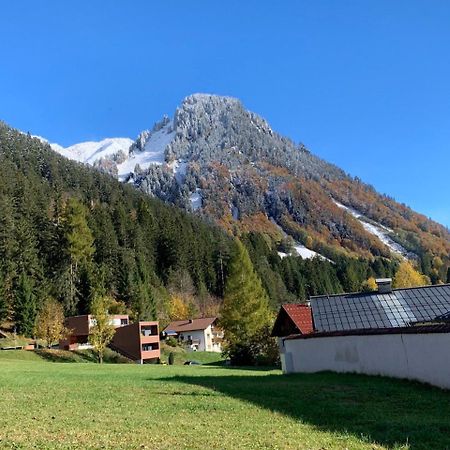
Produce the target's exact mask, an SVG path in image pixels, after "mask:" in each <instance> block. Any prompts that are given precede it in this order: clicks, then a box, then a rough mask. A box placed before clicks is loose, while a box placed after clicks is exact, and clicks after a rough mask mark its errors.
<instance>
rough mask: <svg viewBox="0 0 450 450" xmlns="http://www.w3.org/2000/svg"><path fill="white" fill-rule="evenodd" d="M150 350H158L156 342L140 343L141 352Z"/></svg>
mask: <svg viewBox="0 0 450 450" xmlns="http://www.w3.org/2000/svg"><path fill="white" fill-rule="evenodd" d="M152 350H158V344H142V351H143V352H151V351H152Z"/></svg>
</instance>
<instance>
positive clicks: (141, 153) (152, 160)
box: [117, 121, 175, 180]
mask: <svg viewBox="0 0 450 450" xmlns="http://www.w3.org/2000/svg"><path fill="white" fill-rule="evenodd" d="M172 128H173V123H172V122H171V121H170V122H168V123H167V124H166V125H164V126H163V127H162V128H161V129H160V130H158V131H155V132H152V133H150V134H149V137H148V139H147V140H146V141H145V144H144V148H143V150H138V149H133V151H132V152H130V154H129V157H128V158H127V159H126V160H125V161H124V162H123V163H121V164H118V166H117V170H118V177H119V180H124V179H126V177H128V176H129V175H130V174H131V173H133V172H134V171H135V167H136V165H139V168H140V169H141V170H146V169H148V168H149V167H150V166H151V165H152V164H155V165H158V166H160V165H162V164H164V163H165V162H166V160H165V150H166V147H167V146H168V145H169V144H170V143H171V142H172V140H173V138H174V137H175V131H173V129H172ZM130 145H131V144H130Z"/></svg>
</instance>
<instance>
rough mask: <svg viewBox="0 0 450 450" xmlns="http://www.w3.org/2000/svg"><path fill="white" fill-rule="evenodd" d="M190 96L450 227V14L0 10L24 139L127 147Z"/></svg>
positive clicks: (420, 0) (225, 6)
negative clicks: (247, 116) (235, 113)
mask: <svg viewBox="0 0 450 450" xmlns="http://www.w3.org/2000/svg"><path fill="white" fill-rule="evenodd" d="M194 92H207V93H214V94H224V95H231V96H235V97H239V98H240V99H241V100H242V101H243V103H244V105H245V106H246V107H247V108H249V109H251V110H252V111H254V112H257V113H258V114H260V115H262V116H263V117H265V118H266V119H267V120H268V121H269V123H270V124H271V125H272V127H273V128H274V129H275V130H277V131H278V132H280V133H282V134H285V135H287V136H289V137H291V138H292V139H294V140H295V141H301V142H303V143H305V144H306V145H307V146H308V147H309V148H310V149H311V151H313V152H314V153H316V154H318V155H319V156H321V157H323V158H325V159H327V160H329V161H331V162H334V163H336V164H337V165H339V166H340V167H342V168H343V169H344V170H346V171H347V172H349V173H350V174H352V175H355V176H359V177H361V178H362V179H363V180H364V181H366V182H369V183H371V184H372V185H374V186H375V187H376V188H377V189H378V190H379V191H381V192H384V193H388V194H389V195H392V196H394V197H395V198H396V199H397V200H399V201H401V202H404V203H406V204H408V205H410V206H412V207H413V208H414V209H416V210H418V211H420V212H423V213H425V214H426V215H428V216H431V217H432V218H434V219H436V220H438V221H440V222H442V223H444V224H446V225H447V226H450V195H449V194H450V189H449V178H450V173H449V172H450V1H448V0H441V1H439V0H395V1H394V0H364V1H361V0H338V1H337V0H304V1H293V0H292V1H289V0H284V1H264V0H258V1H256V0H255V1H252V0H246V1H242V0H240V1H237V0H236V1H235V0H227V1H220V2H219V1H211V0H194V1H186V0H171V1H162V0H161V1H145V0H142V1H138V0H130V1H119V0H117V1H114V0H108V1H107V0H103V1H100V0H89V1H88V0H78V1H75V0H65V1H61V0H45V1H40V2H37V1H35V0H28V1H25V0H14V1H4V2H2V5H1V11H0V119H2V120H4V121H6V122H7V123H9V124H10V125H12V126H14V127H16V128H20V129H22V130H24V131H30V132H31V133H33V134H39V135H41V136H44V137H46V138H48V139H49V140H51V141H52V142H57V143H59V144H62V145H65V146H67V145H70V144H74V143H76V142H80V141H83V140H91V139H101V138H104V137H121V136H124V137H131V138H134V137H135V136H136V135H137V134H138V133H139V132H140V131H141V130H143V129H146V128H149V127H151V126H152V124H153V123H154V122H155V121H156V120H158V119H159V118H160V117H161V116H162V115H163V114H164V113H166V114H168V115H172V114H173V111H174V109H175V107H176V106H177V105H178V104H179V103H180V101H181V100H182V99H183V98H184V97H185V96H186V95H188V94H191V93H194Z"/></svg>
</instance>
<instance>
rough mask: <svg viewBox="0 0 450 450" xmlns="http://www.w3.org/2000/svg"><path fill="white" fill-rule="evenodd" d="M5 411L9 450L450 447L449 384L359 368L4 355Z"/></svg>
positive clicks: (0, 369)
mask: <svg viewBox="0 0 450 450" xmlns="http://www.w3.org/2000/svg"><path fill="white" fill-rule="evenodd" d="M0 412H1V416H0V448H38V449H48V448H70V449H89V448H120V449H126V448H129V449H137V448H148V449H171V450H178V449H183V448H185V449H202V448H205V449H208V448H212V449H241V448H242V449H247V448H248V449H250V448H252V449H344V448H349V449H374V448H409V449H445V448H450V392H444V391H441V390H439V389H435V388H431V387H427V386H423V385H420V384H416V383H410V382H404V381H397V380H391V379H384V378H376V377H364V376H357V375H337V374H330V373H323V374H316V375H291V376H283V375H281V373H280V372H279V371H276V370H274V371H266V370H245V369H233V368H226V367H220V366H216V367H215V366H206V365H204V366H157V365H143V366H138V365H133V364H105V365H103V366H99V365H97V364H92V363H88V364H86V363H71V364H67V363H55V362H49V361H48V360H44V359H43V358H42V357H41V356H39V355H37V354H35V353H33V352H25V351H0Z"/></svg>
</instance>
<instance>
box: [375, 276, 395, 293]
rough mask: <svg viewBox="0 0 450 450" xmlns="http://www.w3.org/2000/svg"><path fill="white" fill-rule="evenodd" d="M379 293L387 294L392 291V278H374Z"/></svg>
mask: <svg viewBox="0 0 450 450" xmlns="http://www.w3.org/2000/svg"><path fill="white" fill-rule="evenodd" d="M375 282H376V283H377V286H378V292H379V293H380V294H389V293H390V292H392V278H377V279H376V280H375Z"/></svg>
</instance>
